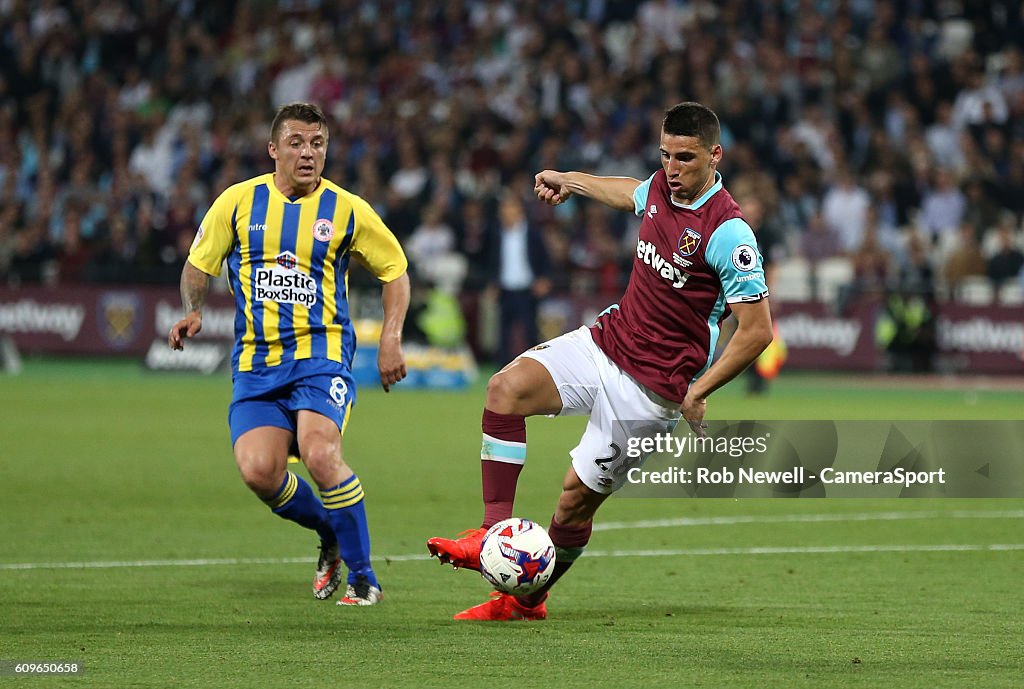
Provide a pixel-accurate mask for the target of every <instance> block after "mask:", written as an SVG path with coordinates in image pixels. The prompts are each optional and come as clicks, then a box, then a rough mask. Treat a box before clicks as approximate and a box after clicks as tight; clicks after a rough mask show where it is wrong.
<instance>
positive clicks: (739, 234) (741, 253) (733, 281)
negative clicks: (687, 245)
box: [704, 218, 768, 304]
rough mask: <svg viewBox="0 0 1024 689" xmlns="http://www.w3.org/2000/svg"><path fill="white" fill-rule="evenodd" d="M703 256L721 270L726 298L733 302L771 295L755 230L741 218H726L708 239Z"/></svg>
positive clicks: (753, 299) (719, 271)
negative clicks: (755, 237)
mask: <svg viewBox="0 0 1024 689" xmlns="http://www.w3.org/2000/svg"><path fill="white" fill-rule="evenodd" d="M704 258H705V259H706V260H707V263H708V265H709V266H711V267H712V268H714V269H715V271H716V272H717V273H718V278H719V280H721V282H722V291H723V292H725V300H726V301H727V302H728V303H730V304H735V303H737V302H744V301H758V300H760V299H764V298H765V297H767V296H768V285H767V284H766V283H765V280H764V266H763V264H762V259H761V252H759V251H758V250H757V240H756V239H754V231H753V230H751V229H750V225H748V224H747V223H746V221H745V220H743V219H742V218H732V219H731V220H726V221H725V222H724V223H722V224H721V225H719V226H718V229H717V230H715V232H714V233H713V234H712V235H711V239H710V240H709V241H708V248H707V250H705V252H704Z"/></svg>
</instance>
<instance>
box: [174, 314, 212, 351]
mask: <svg viewBox="0 0 1024 689" xmlns="http://www.w3.org/2000/svg"><path fill="white" fill-rule="evenodd" d="M202 329H203V315H202V314H201V313H198V312H196V311H193V312H192V313H190V314H188V315H187V316H185V317H184V318H182V319H181V320H180V321H178V322H177V323H175V324H174V327H173V328H171V332H170V333H168V335H167V346H169V347H170V348H171V349H184V348H185V340H186V339H188V338H190V337H195V336H196V335H198V334H199V331H200V330H202Z"/></svg>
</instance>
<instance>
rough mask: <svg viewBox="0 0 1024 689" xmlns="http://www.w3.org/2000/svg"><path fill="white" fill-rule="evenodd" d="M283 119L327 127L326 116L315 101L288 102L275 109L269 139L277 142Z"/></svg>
mask: <svg viewBox="0 0 1024 689" xmlns="http://www.w3.org/2000/svg"><path fill="white" fill-rule="evenodd" d="M285 120H298V121H299V122H305V123H306V124H319V125H320V128H321V129H324V130H326V129H327V117H325V116H324V111H323V110H321V109H320V106H319V105H316V104H315V103H288V104H287V105H282V106H281V107H280V108H278V109H277V114H275V115H274V121H273V122H272V123H271V125H270V140H271V141H273V142H274V143H277V137H278V136H280V135H281V126H282V125H283V124H284V122H285Z"/></svg>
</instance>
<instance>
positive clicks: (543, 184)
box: [533, 170, 641, 212]
mask: <svg viewBox="0 0 1024 689" xmlns="http://www.w3.org/2000/svg"><path fill="white" fill-rule="evenodd" d="M640 184H641V182H640V180H638V179H633V178H632V177H596V176H594V175H588V174H586V173H585V172H556V171H554V170H544V171H543V172H538V173H537V175H536V177H534V185H533V191H534V192H535V193H536V194H537V198H539V199H540V200H541V201H543V202H545V203H547V204H550V205H552V206H557V205H558V204H560V203H562V202H563V201H565V200H566V199H567V198H569V197H570V196H572V195H573V194H579V195H581V196H586V197H587V198H591V199H594V200H595V201H600V202H601V203H603V204H605V205H606V206H611V207H612V208H616V209H618V210H621V211H629V212H632V211H633V208H634V206H633V192H634V191H636V188H637V187H639V186H640Z"/></svg>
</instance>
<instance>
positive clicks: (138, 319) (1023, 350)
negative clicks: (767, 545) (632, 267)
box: [0, 287, 1024, 374]
mask: <svg viewBox="0 0 1024 689" xmlns="http://www.w3.org/2000/svg"><path fill="white" fill-rule="evenodd" d="M180 304H181V300H180V297H179V296H178V292H177V290H175V289H173V288H103V287H60V288H44V287H27V288H20V289H16V290H12V289H8V288H3V289H0V337H10V338H11V339H12V340H13V341H14V343H15V345H16V346H17V347H18V349H19V350H21V351H22V352H26V353H58V354H60V353H63V354H130V355H138V356H144V355H146V354H147V353H149V354H150V355H151V356H153V357H157V358H159V355H160V353H161V351H162V350H161V348H160V344H159V343H162V342H165V341H166V338H167V332H168V330H170V328H171V326H172V325H173V324H174V323H175V322H176V321H177V320H178V319H179V318H180V317H181V306H180ZM566 306H567V308H565V309H564V310H563V311H562V313H564V314H565V316H564V322H562V323H560V324H559V332H565V331H566V330H570V329H572V328H574V327H576V325H577V324H578V323H590V322H592V320H593V316H594V315H596V314H597V313H599V312H600V311H602V310H603V309H604V308H605V307H607V306H608V303H607V302H604V301H602V302H600V303H599V302H598V301H596V300H592V299H586V300H574V301H572V302H571V303H569V304H567V305H566ZM878 314H879V308H878V306H877V305H875V304H867V303H865V304H861V305H859V306H858V307H857V308H855V309H853V310H851V311H850V312H848V313H845V314H843V315H836V314H834V313H832V311H831V310H830V309H829V308H828V307H827V305H825V304H819V303H814V302H809V303H804V302H780V303H773V304H772V315H773V317H774V320H775V324H776V325H777V327H778V329H779V332H780V333H781V334H782V337H783V339H784V340H785V342H786V346H787V348H788V351H789V356H788V360H787V362H786V366H787V368H794V369H802V368H803V369H832V370H850V371H876V370H881V369H882V368H883V367H884V365H885V356H884V352H882V351H880V350H879V349H878V348H877V346H876V345H875V324H876V322H877V319H878ZM234 318H235V310H234V304H233V301H232V299H231V296H230V295H227V294H211V295H210V298H209V300H208V304H207V307H206V308H205V309H204V311H203V331H202V333H201V334H200V335H199V337H198V338H197V344H198V343H201V342H204V341H205V342H208V343H210V344H217V345H223V344H224V343H228V342H230V341H231V340H232V338H233V336H234V334H233V333H234ZM935 326H936V348H937V350H936V353H937V355H938V356H940V357H943V358H944V359H945V361H947V362H948V363H949V364H950V365H951V367H952V368H954V369H955V370H959V371H963V372H972V373H1020V374H1024V309H1021V308H1019V307H999V306H986V307H978V306H968V305H962V304H944V305H939V306H937V307H936V309H935ZM200 351H202V350H200ZM200 351H197V354H199V353H200ZM204 356H206V357H207V358H205V359H204V360H203V361H201V362H199V361H197V362H196V366H197V367H199V368H206V367H208V366H209V365H210V359H211V358H212V355H211V353H210V352H204ZM157 363H159V362H157Z"/></svg>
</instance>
